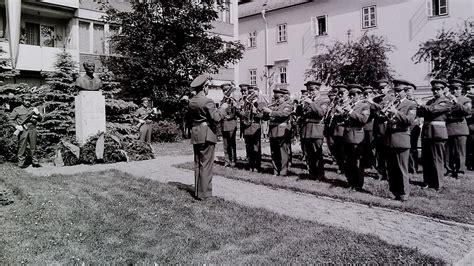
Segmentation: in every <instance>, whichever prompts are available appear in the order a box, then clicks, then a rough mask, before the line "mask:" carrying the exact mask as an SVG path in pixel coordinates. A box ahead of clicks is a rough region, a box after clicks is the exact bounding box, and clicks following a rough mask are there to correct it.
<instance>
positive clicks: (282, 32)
mask: <svg viewBox="0 0 474 266" xmlns="http://www.w3.org/2000/svg"><path fill="white" fill-rule="evenodd" d="M277 28H278V39H277V42H286V40H287V37H286V24H280V25H278V26H277Z"/></svg>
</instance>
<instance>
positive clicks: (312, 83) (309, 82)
mask: <svg viewBox="0 0 474 266" xmlns="http://www.w3.org/2000/svg"><path fill="white" fill-rule="evenodd" d="M321 84H322V83H321V82H320V81H314V80H309V81H306V83H305V84H304V85H305V86H310V85H318V86H321Z"/></svg>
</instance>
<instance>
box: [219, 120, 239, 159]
mask: <svg viewBox="0 0 474 266" xmlns="http://www.w3.org/2000/svg"><path fill="white" fill-rule="evenodd" d="M236 135H237V128H235V129H234V130H232V131H223V132H222V143H223V145H224V155H225V162H226V163H227V164H228V163H235V160H236V159H237V143H236V141H235V139H236Z"/></svg>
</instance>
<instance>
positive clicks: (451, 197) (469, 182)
mask: <svg viewBox="0 0 474 266" xmlns="http://www.w3.org/2000/svg"><path fill="white" fill-rule="evenodd" d="M299 158H300V157H298V156H297V155H295V158H293V164H292V167H291V168H290V173H289V175H288V176H287V177H281V176H273V170H272V165H271V158H270V156H268V155H264V156H263V162H262V166H263V168H264V171H265V172H264V173H257V172H250V171H247V170H245V166H246V164H245V162H243V161H238V163H237V166H236V168H228V167H224V166H223V158H217V159H218V160H219V161H217V163H215V164H214V174H216V175H220V176H224V177H227V178H232V179H237V180H243V181H248V182H252V183H255V184H262V185H266V186H270V187H275V188H282V189H289V190H294V191H299V192H304V193H310V194H315V195H320V196H328V197H332V198H338V199H342V200H349V201H353V202H358V203H363V204H368V205H374V206H381V207H387V208H391V209H397V210H401V211H407V212H412V213H416V214H421V215H426V216H430V217H434V218H440V219H447V220H453V221H457V222H463V223H469V224H474V218H473V211H474V208H473V195H474V174H473V172H468V175H467V176H466V177H464V178H461V179H453V178H446V179H444V180H443V188H442V189H441V190H440V191H439V192H437V191H435V190H433V189H424V188H422V187H421V186H420V185H421V182H422V181H423V175H422V174H416V175H414V176H413V177H412V178H411V183H412V184H411V186H410V188H411V193H410V197H409V198H408V200H407V201H405V202H399V201H395V200H393V195H392V194H391V192H390V191H389V188H388V182H387V181H381V180H375V179H374V178H372V177H373V176H375V170H369V171H367V175H366V178H365V184H364V189H365V190H366V191H365V192H356V191H352V190H350V189H348V188H347V182H346V177H345V176H343V175H338V174H336V169H337V168H336V165H335V164H334V165H332V164H326V165H325V170H326V173H325V175H326V179H327V180H325V181H314V180H309V179H308V178H309V176H308V173H307V171H306V166H305V163H303V162H302V161H301V160H299ZM177 167H181V168H185V169H189V170H192V169H193V167H194V165H193V163H192V162H189V163H185V164H181V165H177Z"/></svg>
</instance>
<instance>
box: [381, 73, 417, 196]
mask: <svg viewBox="0 0 474 266" xmlns="http://www.w3.org/2000/svg"><path fill="white" fill-rule="evenodd" d="M406 89H410V83H409V82H408V81H405V80H401V79H395V80H393V91H394V92H395V97H396V101H394V103H393V104H392V105H391V106H389V107H388V109H387V117H388V122H387V131H386V135H385V140H386V146H387V168H388V171H387V172H388V182H389V187H390V191H391V192H392V193H393V195H394V196H395V199H396V200H400V201H405V200H406V198H407V197H408V196H409V193H410V189H409V185H410V184H409V181H410V180H409V176H408V175H409V173H408V162H409V157H410V148H411V143H410V142H411V141H410V132H411V125H412V124H413V122H414V121H415V118H416V103H415V102H413V101H411V100H408V99H407V94H406Z"/></svg>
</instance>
